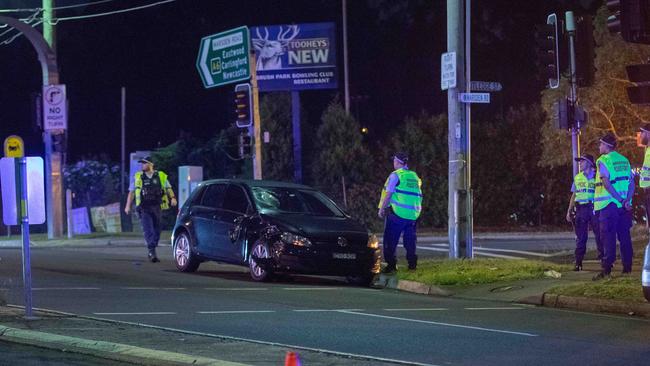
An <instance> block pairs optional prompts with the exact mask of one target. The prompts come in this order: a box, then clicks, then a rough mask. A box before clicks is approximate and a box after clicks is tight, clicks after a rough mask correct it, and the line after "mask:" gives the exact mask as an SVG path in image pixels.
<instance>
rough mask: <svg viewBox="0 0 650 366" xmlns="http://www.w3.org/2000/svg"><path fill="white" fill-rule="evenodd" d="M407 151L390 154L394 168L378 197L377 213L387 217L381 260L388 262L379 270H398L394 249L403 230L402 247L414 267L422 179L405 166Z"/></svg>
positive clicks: (416, 258) (385, 271)
mask: <svg viewBox="0 0 650 366" xmlns="http://www.w3.org/2000/svg"><path fill="white" fill-rule="evenodd" d="M408 160H409V158H408V155H406V154H405V153H403V152H400V153H397V154H395V155H394V156H393V168H394V169H395V171H393V172H392V173H390V175H389V176H388V179H386V183H385V184H384V189H383V190H382V192H381V198H380V200H379V212H378V215H379V217H381V218H385V219H386V223H385V229H384V260H385V261H386V263H387V264H388V265H387V266H386V268H384V270H383V271H382V272H384V273H393V272H395V271H396V270H397V258H396V257H395V250H396V249H397V243H398V242H399V238H400V236H402V233H404V249H406V260H407V261H408V268H409V270H415V269H416V267H417V264H418V257H417V255H416V254H415V243H416V240H417V236H416V224H417V219H418V217H420V212H421V211H422V180H420V178H419V177H418V175H417V174H416V173H415V172H414V171H412V170H409V168H408Z"/></svg>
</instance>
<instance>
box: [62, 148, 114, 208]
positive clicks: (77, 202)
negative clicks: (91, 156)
mask: <svg viewBox="0 0 650 366" xmlns="http://www.w3.org/2000/svg"><path fill="white" fill-rule="evenodd" d="M63 179H64V182H65V186H66V187H67V188H69V189H70V190H71V191H72V193H73V199H72V203H73V206H74V207H93V206H102V205H106V204H109V203H112V202H119V201H120V185H119V184H120V167H119V166H118V165H117V164H114V163H111V162H108V161H98V160H81V161H78V162H76V163H75V164H70V165H67V166H66V167H65V169H64V170H63Z"/></svg>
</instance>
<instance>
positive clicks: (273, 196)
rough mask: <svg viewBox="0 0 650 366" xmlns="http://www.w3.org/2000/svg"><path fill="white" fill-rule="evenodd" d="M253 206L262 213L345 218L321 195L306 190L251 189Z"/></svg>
mask: <svg viewBox="0 0 650 366" xmlns="http://www.w3.org/2000/svg"><path fill="white" fill-rule="evenodd" d="M251 190H252V191H253V197H254V198H255V205H256V206H257V208H258V209H259V210H260V211H262V212H270V213H292V214H306V215H316V216H335V217H343V216H345V215H344V214H343V212H341V210H340V209H339V208H338V207H336V205H335V204H334V203H333V202H332V201H331V200H330V199H329V198H328V197H327V196H325V195H324V194H323V193H321V192H318V191H313V190H307V189H296V188H282V187H251Z"/></svg>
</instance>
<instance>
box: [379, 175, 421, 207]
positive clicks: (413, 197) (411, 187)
mask: <svg viewBox="0 0 650 366" xmlns="http://www.w3.org/2000/svg"><path fill="white" fill-rule="evenodd" d="M393 173H395V174H396V175H397V178H398V179H399V184H398V185H397V186H396V187H395V192H393V194H392V196H391V197H390V206H391V208H392V209H393V212H394V213H395V215H397V216H399V217H401V218H403V219H407V220H416V219H417V218H418V217H420V213H421V212H422V180H421V179H420V178H419V177H418V175H417V174H415V172H414V171H412V170H407V169H397V170H396V171H394V172H393ZM389 180H390V176H388V178H387V179H386V183H384V189H383V190H382V191H381V199H380V200H379V207H383V203H384V200H385V199H386V194H387V191H386V187H388V181H389Z"/></svg>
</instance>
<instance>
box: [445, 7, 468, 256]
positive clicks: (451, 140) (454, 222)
mask: <svg viewBox="0 0 650 366" xmlns="http://www.w3.org/2000/svg"><path fill="white" fill-rule="evenodd" d="M462 4H463V2H462V0H447V52H455V53H456V60H457V62H456V75H457V82H456V87H454V88H450V89H449V90H448V93H447V106H448V116H449V117H448V123H449V127H448V137H447V142H448V145H449V170H448V178H449V191H448V206H447V208H448V213H449V221H448V233H449V257H450V258H459V257H460V256H461V255H464V253H462V252H461V247H464V246H465V244H466V235H465V232H464V228H463V225H462V224H463V222H464V220H465V219H466V217H465V214H464V213H463V212H460V210H463V211H465V208H466V204H465V203H466V196H467V195H466V192H465V191H464V189H466V186H465V184H466V169H467V160H466V159H467V150H466V143H467V131H466V127H467V125H466V123H465V117H466V115H465V107H466V105H465V104H464V103H461V102H460V100H459V93H460V92H462V91H463V89H464V88H465V87H466V83H465V50H464V47H463V46H464V38H463V37H464V34H463V33H464V32H463V25H464V21H465V20H464V18H465V16H464V9H463V7H462V6H461V5H462Z"/></svg>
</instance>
